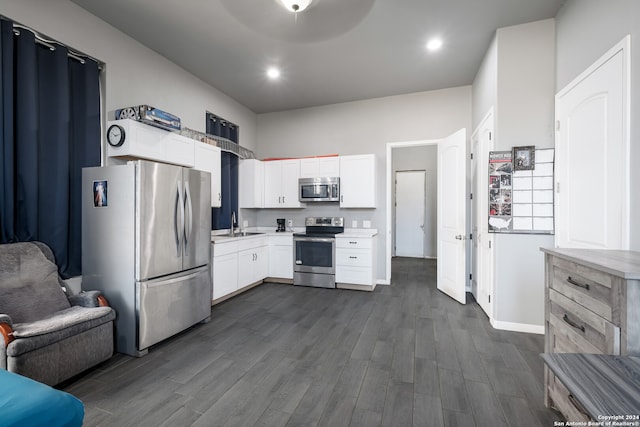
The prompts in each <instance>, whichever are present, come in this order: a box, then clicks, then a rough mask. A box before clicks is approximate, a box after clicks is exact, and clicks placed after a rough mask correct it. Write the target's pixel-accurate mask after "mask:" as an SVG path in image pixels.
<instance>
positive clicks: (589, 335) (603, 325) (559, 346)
mask: <svg viewBox="0 0 640 427" xmlns="http://www.w3.org/2000/svg"><path fill="white" fill-rule="evenodd" d="M549 326H550V328H552V331H551V332H552V337H553V341H552V346H553V350H552V352H554V353H573V352H577V353H604V354H620V328H618V327H617V326H615V325H614V324H613V323H611V322H609V321H608V320H606V319H604V318H603V317H600V316H598V315H597V314H595V313H594V312H592V311H590V310H587V309H586V308H585V307H583V306H581V305H580V304H577V303H576V302H574V301H573V300H571V299H569V298H567V297H566V296H564V295H562V294H561V293H559V292H556V291H555V290H553V289H550V290H549Z"/></svg>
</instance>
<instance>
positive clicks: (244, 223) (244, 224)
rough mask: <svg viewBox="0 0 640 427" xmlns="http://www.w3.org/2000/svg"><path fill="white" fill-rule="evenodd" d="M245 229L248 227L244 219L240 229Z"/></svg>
mask: <svg viewBox="0 0 640 427" xmlns="http://www.w3.org/2000/svg"><path fill="white" fill-rule="evenodd" d="M247 227H249V221H247V220H246V219H245V220H243V221H242V228H247Z"/></svg>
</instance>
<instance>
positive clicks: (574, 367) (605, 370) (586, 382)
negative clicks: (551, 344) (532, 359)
mask: <svg viewBox="0 0 640 427" xmlns="http://www.w3.org/2000/svg"><path fill="white" fill-rule="evenodd" d="M542 358H543V359H544V361H545V363H546V364H547V366H548V367H549V369H551V370H552V371H553V373H554V374H555V375H556V376H557V377H558V379H560V381H561V382H562V384H564V386H565V387H566V388H567V390H569V392H570V393H571V394H572V395H573V396H574V397H575V398H576V400H577V401H578V402H579V403H580V404H581V405H582V407H583V408H584V410H585V411H586V412H587V413H588V414H589V416H590V417H591V418H592V419H594V420H595V421H600V422H604V421H607V420H611V418H609V419H607V418H604V417H612V416H620V417H622V418H621V419H616V420H617V421H622V422H631V424H629V425H638V424H637V423H638V422H640V419H638V418H637V417H639V416H640V358H638V357H633V356H610V355H603V354H569V353H544V354H542ZM625 415H628V416H631V417H632V418H625V417H624V416H625ZM619 425H627V424H619Z"/></svg>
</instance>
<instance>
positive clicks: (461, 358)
mask: <svg viewBox="0 0 640 427" xmlns="http://www.w3.org/2000/svg"><path fill="white" fill-rule="evenodd" d="M435 276H436V274H435V262H433V261H425V260H417V259H409V258H397V259H394V261H393V277H392V286H378V287H377V288H376V290H375V291H374V292H371V293H367V292H358V291H346V290H327V289H316V288H304V287H294V286H291V285H282V284H264V285H262V286H259V287H257V288H255V289H253V290H251V291H249V292H246V293H244V294H242V295H239V296H237V297H235V298H233V299H231V300H229V301H227V302H225V303H223V304H220V305H218V306H215V307H214V308H213V310H212V321H211V322H210V323H208V324H204V325H197V326H195V327H194V328H192V329H190V330H188V331H186V332H185V333H182V334H180V335H179V336H177V337H174V338H172V339H169V340H167V341H165V342H163V343H161V344H159V345H157V346H155V347H153V348H152V349H151V351H150V352H149V354H148V355H147V356H145V357H143V358H139V359H136V358H131V357H128V356H123V355H116V356H114V357H113V358H112V359H111V360H110V361H108V362H106V363H105V364H103V365H101V366H99V367H98V368H96V369H94V370H92V371H90V372H88V373H87V374H86V375H84V376H82V377H81V378H78V379H77V380H75V381H74V382H72V383H70V384H67V385H66V386H65V387H64V390H65V391H67V392H70V393H72V394H74V395H75V396H77V397H78V398H80V399H81V400H82V401H83V402H84V404H85V410H86V415H85V426H129V425H130V426H134V425H135V426H189V425H194V426H207V427H209V426H285V425H286V426H331V427H333V426H367V427H370V426H379V425H383V426H411V425H415V426H432V425H433V426H443V425H444V426H465V427H468V426H474V425H476V426H492V427H497V426H519V427H520V426H544V427H546V426H552V425H553V421H554V420H557V419H559V418H558V416H557V415H556V414H554V413H553V412H551V411H549V410H547V409H545V407H544V404H543V392H542V380H543V367H542V366H543V365H542V362H541V359H540V358H539V356H538V354H539V353H540V352H542V350H543V337H542V336H541V335H532V334H522V333H514V332H505V331H498V330H494V329H493V328H492V327H491V326H490V325H489V323H488V321H487V318H486V316H485V315H484V313H483V312H482V310H481V309H480V307H479V306H478V305H477V304H476V303H475V302H473V301H472V302H471V303H469V304H467V305H460V304H458V303H457V302H455V301H453V300H452V299H450V298H448V297H446V296H445V295H443V294H441V293H440V292H438V291H437V290H436V287H435Z"/></svg>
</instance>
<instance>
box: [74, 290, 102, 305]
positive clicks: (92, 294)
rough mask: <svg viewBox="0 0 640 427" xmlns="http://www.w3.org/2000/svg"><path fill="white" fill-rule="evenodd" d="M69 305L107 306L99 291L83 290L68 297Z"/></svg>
mask: <svg viewBox="0 0 640 427" xmlns="http://www.w3.org/2000/svg"><path fill="white" fill-rule="evenodd" d="M68 298H69V303H70V304H71V305H79V306H81V307H109V303H108V302H107V299H106V298H105V297H104V296H103V295H102V293H100V291H83V292H80V293H79V294H75V295H71V296H69V297H68Z"/></svg>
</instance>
